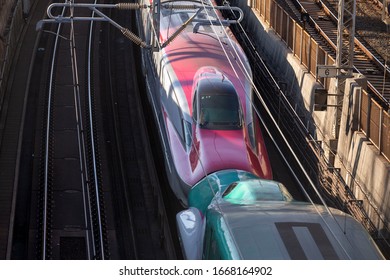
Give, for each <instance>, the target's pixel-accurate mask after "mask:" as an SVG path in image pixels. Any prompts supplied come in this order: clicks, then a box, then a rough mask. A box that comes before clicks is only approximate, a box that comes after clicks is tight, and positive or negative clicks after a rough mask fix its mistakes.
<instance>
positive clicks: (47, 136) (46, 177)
mask: <svg viewBox="0 0 390 280" xmlns="http://www.w3.org/2000/svg"><path fill="white" fill-rule="evenodd" d="M64 13H65V8H63V9H62V14H64ZM60 30H61V24H59V25H58V27H57V31H56V38H55V41H54V47H53V57H52V61H51V65H50V77H49V89H48V107H47V120H46V139H45V140H46V141H45V163H44V165H45V167H44V174H45V175H44V198H43V203H44V205H43V225H42V227H43V228H42V231H43V233H42V234H43V238H42V259H43V260H45V259H46V257H47V256H46V246H47V244H46V237H47V217H48V215H47V212H48V188H49V183H48V179H49V175H48V173H49V152H50V151H49V149H50V121H51V113H50V112H51V103H52V93H53V83H54V68H55V61H56V55H55V53H56V52H57V49H58V44H59V38H60V36H59V34H60Z"/></svg>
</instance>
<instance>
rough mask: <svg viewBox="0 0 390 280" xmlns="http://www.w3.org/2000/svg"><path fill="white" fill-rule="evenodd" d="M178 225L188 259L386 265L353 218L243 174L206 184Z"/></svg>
mask: <svg viewBox="0 0 390 280" xmlns="http://www.w3.org/2000/svg"><path fill="white" fill-rule="evenodd" d="M176 221H177V226H178V232H179V238H180V240H181V245H182V250H183V255H184V257H185V258H186V259H266V260H288V259H293V260H306V259H310V260H338V259H344V260H352V259H359V260H362V259H364V260H367V259H373V260H378V259H384V257H383V255H382V253H381V252H380V250H379V249H378V247H377V246H376V244H375V243H374V241H373V240H372V238H371V236H370V235H369V234H368V232H367V231H366V230H365V229H364V228H363V226H362V225H361V224H360V223H359V222H358V221H356V220H355V219H354V218H353V217H351V216H350V215H347V214H345V213H343V212H341V211H339V210H336V209H332V208H328V207H325V206H322V205H315V204H311V203H308V202H299V201H294V200H293V198H292V196H291V195H290V194H289V192H288V191H287V189H286V188H285V187H284V186H283V185H282V184H281V183H279V182H276V181H272V180H265V179H260V178H258V177H257V176H255V175H253V174H251V173H248V172H244V171H238V170H224V171H217V172H215V173H213V174H211V175H209V176H208V177H207V179H203V180H201V181H200V182H199V183H197V184H196V185H195V186H194V187H193V188H192V190H191V192H190V194H189V208H188V209H186V210H183V211H181V212H179V213H178V214H177V216H176Z"/></svg>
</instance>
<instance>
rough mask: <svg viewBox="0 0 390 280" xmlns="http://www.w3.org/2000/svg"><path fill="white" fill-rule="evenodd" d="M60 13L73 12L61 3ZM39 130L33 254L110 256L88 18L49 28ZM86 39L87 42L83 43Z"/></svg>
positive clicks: (91, 41) (70, 256) (44, 255)
mask: <svg viewBox="0 0 390 280" xmlns="http://www.w3.org/2000/svg"><path fill="white" fill-rule="evenodd" d="M60 14H61V15H63V16H67V15H69V16H75V11H74V10H73V9H66V8H63V9H62V10H61V11H60ZM54 33H55V34H53V36H55V39H54V45H53V49H52V58H51V61H50V66H49V67H50V71H49V80H48V90H47V95H46V100H47V101H46V106H45V111H46V112H45V113H44V115H45V116H44V129H43V130H42V150H41V153H42V156H41V166H40V168H39V170H40V174H41V177H40V184H39V185H40V189H39V191H40V197H41V198H40V207H39V219H40V222H39V227H40V230H38V234H37V238H38V240H39V241H38V244H40V246H39V245H38V248H37V249H38V250H37V252H36V253H37V257H38V258H42V259H74V258H76V259H106V258H108V257H109V248H108V240H107V228H106V216H105V209H104V190H103V187H102V185H103V181H102V178H101V177H100V175H101V170H100V166H101V162H100V155H99V146H98V143H97V138H96V137H97V128H96V122H95V119H94V117H95V115H96V111H95V107H94V99H95V94H97V93H96V92H95V90H94V84H93V80H92V79H93V76H92V73H91V71H92V70H91V69H92V63H93V58H92V57H93V55H94V54H93V49H94V48H93V45H94V40H95V38H94V33H93V23H91V24H90V25H88V24H86V25H85V24H82V25H81V24H78V23H75V22H71V23H70V24H58V25H57V27H56V29H55V30H54ZM85 42H87V43H85ZM84 53H86V54H87V56H86V59H84Z"/></svg>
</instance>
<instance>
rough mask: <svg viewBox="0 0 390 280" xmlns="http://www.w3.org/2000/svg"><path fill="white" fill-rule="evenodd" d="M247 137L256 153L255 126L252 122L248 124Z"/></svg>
mask: <svg viewBox="0 0 390 280" xmlns="http://www.w3.org/2000/svg"><path fill="white" fill-rule="evenodd" d="M248 137H249V142H250V144H251V147H252V149H253V150H254V151H255V152H256V153H257V147H256V136H255V127H254V125H253V122H251V123H249V124H248Z"/></svg>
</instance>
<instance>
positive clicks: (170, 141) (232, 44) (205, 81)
mask: <svg viewBox="0 0 390 280" xmlns="http://www.w3.org/2000/svg"><path fill="white" fill-rule="evenodd" d="M145 4H148V5H149V4H152V1H149V0H147V1H145ZM216 7H217V8H216ZM221 8H223V6H222V7H219V6H215V3H214V2H213V1H209V0H207V1H161V6H160V8H159V10H160V13H159V14H157V15H156V14H153V13H154V12H155V10H156V9H151V11H152V12H151V13H152V14H150V15H149V16H150V17H149V18H152V17H154V24H152V23H151V22H152V20H149V21H148V20H146V21H145V24H144V25H145V26H147V28H146V31H145V32H146V33H147V34H148V35H146V36H149V37H151V38H158V40H157V42H156V41H155V42H152V43H153V44H154V45H157V50H156V51H154V53H153V62H154V65H155V71H156V72H157V76H158V77H159V84H158V85H157V86H156V88H157V89H156V90H155V91H154V92H152V95H153V98H154V102H155V104H156V110H158V111H159V113H160V116H161V134H162V137H163V138H164V143H165V149H166V153H165V154H166V155H167V162H168V168H167V169H168V170H169V179H170V182H171V186H172V189H173V191H174V192H175V194H176V196H177V197H178V199H179V200H180V201H181V202H182V204H183V205H187V197H188V193H189V191H190V189H191V188H192V187H193V186H194V185H195V184H196V183H197V182H199V181H200V180H201V179H203V178H205V177H206V176H207V175H208V174H210V173H213V172H216V171H218V170H224V169H232V168H233V169H239V170H245V171H248V172H251V173H253V174H255V175H257V176H259V177H261V178H266V179H271V178H272V171H271V166H270V162H269V159H268V154H267V150H266V147H265V144H264V140H263V136H262V132H261V127H260V123H259V120H258V117H257V115H256V114H255V112H254V110H253V106H252V98H253V94H252V85H251V77H252V72H251V68H250V66H249V63H248V59H247V57H246V56H245V54H244V52H243V50H242V48H241V47H240V45H239V44H238V43H237V41H236V39H235V37H234V36H233V34H232V33H231V31H230V29H229V27H227V26H226V25H228V24H230V23H231V22H234V21H233V20H225V19H223V18H222V17H221V15H220V12H219V11H218V9H221ZM241 16H242V15H241ZM237 17H238V18H240V14H239V13H238V14H237ZM156 34H159V35H157V36H155V35H156Z"/></svg>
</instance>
